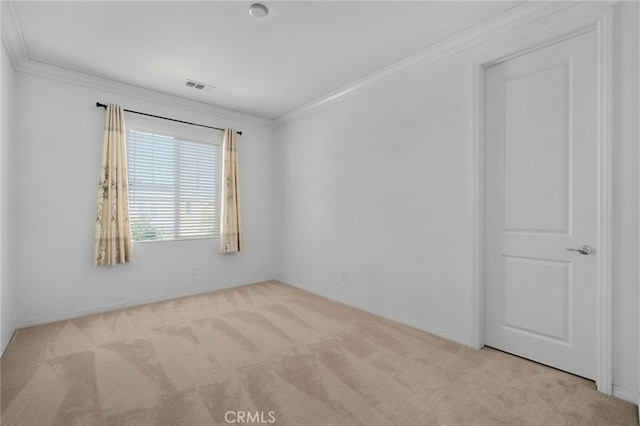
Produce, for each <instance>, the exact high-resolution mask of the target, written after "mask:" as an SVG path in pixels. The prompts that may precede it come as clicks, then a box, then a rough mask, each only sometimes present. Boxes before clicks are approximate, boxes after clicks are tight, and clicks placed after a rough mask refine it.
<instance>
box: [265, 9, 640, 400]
mask: <svg viewBox="0 0 640 426" xmlns="http://www.w3.org/2000/svg"><path fill="white" fill-rule="evenodd" d="M618 7H619V8H622V9H621V10H619V11H618V12H617V13H616V15H615V18H616V22H615V23H614V27H615V28H617V30H616V32H617V35H616V40H615V42H616V43H617V45H618V47H617V48H616V54H617V57H616V61H615V76H616V79H617V83H616V90H615V92H614V95H615V96H616V98H615V100H614V105H615V106H616V119H615V121H614V126H615V135H616V137H615V140H614V159H613V161H614V164H613V173H614V185H615V190H614V194H613V196H614V212H613V216H614V220H615V225H614V236H613V237H614V249H613V255H614V269H615V271H614V284H613V286H614V313H613V315H614V328H615V331H614V335H613V339H614V343H613V349H614V365H613V369H614V371H613V383H614V386H615V388H614V390H615V391H616V392H617V393H618V395H620V396H624V397H625V398H626V399H630V400H633V401H635V400H636V396H637V391H638V163H637V159H638V126H637V117H638V103H637V99H638V98H637V96H638V81H637V80H638V73H637V63H638V56H637V55H638V34H637V16H638V12H637V4H632V3H625V4H623V5H621V6H618ZM634 20H635V22H634ZM536 25H537V24H536ZM530 34H535V32H534V31H533V32H532V31H530ZM512 41H513V37H512V36H506V37H498V38H495V39H493V40H491V41H490V42H486V43H484V44H481V45H478V46H475V47H473V48H470V49H467V50H466V51H464V52H462V53H459V54H455V55H453V56H449V57H447V58H444V59H442V60H439V61H437V62H435V63H433V64H430V65H426V66H424V67H423V68H420V69H417V70H415V71H412V72H410V73H408V74H405V75H401V76H399V77H397V78H395V79H393V80H390V81H387V82H385V83H382V84H380V85H377V86H375V87H372V88H369V89H368V90H366V91H364V92H360V93H359V94H357V95H355V96H352V97H350V98H348V99H345V100H343V101H341V102H339V103H334V104H332V105H331V106H329V107H326V108H324V109H322V110H320V111H316V112H314V113H311V114H310V115H307V116H305V117H303V118H300V119H298V120H296V121H293V122H289V123H288V124H285V125H284V126H282V127H280V128H279V129H277V130H276V137H275V141H276V142H275V144H276V146H275V149H276V155H275V164H276V183H277V188H278V189H277V192H276V201H277V205H278V206H279V209H280V210H279V214H278V220H279V222H278V224H277V227H278V229H279V230H280V233H279V235H278V237H279V241H278V255H277V260H278V269H277V277H278V278H279V279H280V280H282V281H284V282H287V283H289V284H292V285H296V286H300V287H302V288H306V289H308V290H311V291H313V292H316V293H319V294H323V295H327V296H330V297H333V298H336V299H339V300H342V301H345V302H347V303H350V304H353V305H356V306H360V307H363V308H365V309H368V310H371V311H374V312H378V313H380V314H383V315H386V316H388V317H391V318H395V319H398V320H401V321H404V322H406V323H409V324H413V325H415V326H417V327H419V328H422V329H424V330H427V331H431V332H434V333H436V334H439V335H441V336H444V337H447V338H450V339H453V340H456V341H458V342H461V343H465V344H468V345H472V337H473V336H472V327H473V318H472V315H473V312H472V309H471V307H472V291H473V273H474V271H473V244H474V242H473V233H472V224H473V154H472V147H473V142H472V137H473V116H472V104H473V84H472V81H473V72H472V69H473V67H472V63H473V59H474V58H475V57H477V56H478V55H480V54H482V53H485V52H488V51H489V50H491V49H494V48H497V47H500V46H504V45H506V44H508V43H510V42H512ZM622 50H624V53H622ZM623 92H624V95H623V94H622V93H623ZM341 271H346V272H347V282H346V283H344V282H342V281H341Z"/></svg>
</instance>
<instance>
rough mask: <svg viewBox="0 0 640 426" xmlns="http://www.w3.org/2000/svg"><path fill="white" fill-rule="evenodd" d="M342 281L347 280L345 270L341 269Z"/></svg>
mask: <svg viewBox="0 0 640 426" xmlns="http://www.w3.org/2000/svg"><path fill="white" fill-rule="evenodd" d="M342 282H344V283H346V282H347V273H346V272H345V271H342Z"/></svg>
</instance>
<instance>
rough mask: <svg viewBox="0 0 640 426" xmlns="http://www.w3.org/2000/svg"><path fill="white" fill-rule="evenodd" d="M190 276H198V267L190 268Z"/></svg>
mask: <svg viewBox="0 0 640 426" xmlns="http://www.w3.org/2000/svg"><path fill="white" fill-rule="evenodd" d="M191 275H198V267H197V266H192V267H191Z"/></svg>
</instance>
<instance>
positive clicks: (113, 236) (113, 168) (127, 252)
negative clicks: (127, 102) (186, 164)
mask: <svg viewBox="0 0 640 426" xmlns="http://www.w3.org/2000/svg"><path fill="white" fill-rule="evenodd" d="M130 259H131V228H130V226H129V188H128V183H127V141H126V133H125V128H124V114H123V111H122V108H121V107H120V106H119V105H113V104H109V105H107V117H106V120H105V125H104V147H103V150H102V169H101V172H100V181H99V183H98V214H97V216H96V235H95V243H94V252H93V265H94V266H101V265H116V264H118V263H127V262H129V261H130Z"/></svg>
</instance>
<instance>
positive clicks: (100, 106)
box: [96, 102, 242, 135]
mask: <svg viewBox="0 0 640 426" xmlns="http://www.w3.org/2000/svg"><path fill="white" fill-rule="evenodd" d="M96 107H97V108H104V109H107V106H106V105H105V104H103V103H100V102H96ZM123 111H125V112H131V113H133V114H140V115H146V116H147V117H153V118H161V119H162V120H169V121H175V122H177V123H184V124H190V125H192V126H200V127H206V128H207V129H214V130H220V131H223V132H224V129H221V128H219V127H213V126H206V125H204V124H198V123H191V122H189V121H182V120H176V119H175V118H169V117H161V116H159V115H153V114H147V113H146V112H140V111H131V110H130V109H123ZM238 134H239V135H241V134H242V132H241V131H238Z"/></svg>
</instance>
